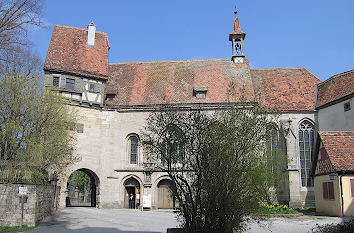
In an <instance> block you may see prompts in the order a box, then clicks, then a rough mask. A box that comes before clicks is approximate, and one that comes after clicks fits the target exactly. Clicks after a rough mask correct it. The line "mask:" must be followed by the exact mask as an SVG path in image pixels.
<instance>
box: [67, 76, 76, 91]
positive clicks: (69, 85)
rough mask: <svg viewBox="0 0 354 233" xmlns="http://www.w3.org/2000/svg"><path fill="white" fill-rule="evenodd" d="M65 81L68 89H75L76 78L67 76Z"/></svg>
mask: <svg viewBox="0 0 354 233" xmlns="http://www.w3.org/2000/svg"><path fill="white" fill-rule="evenodd" d="M65 81H66V83H65V88H66V89H68V90H74V88H75V79H72V78H67V79H66V80H65Z"/></svg>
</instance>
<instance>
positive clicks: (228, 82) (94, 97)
mask: <svg viewBox="0 0 354 233" xmlns="http://www.w3.org/2000/svg"><path fill="white" fill-rule="evenodd" d="M230 26H231V25H230ZM226 36H227V35H225V37H226ZM225 39H227V38H225ZM245 39H246V33H245V32H243V31H242V30H241V27H240V23H239V20H238V16H237V12H235V19H234V23H233V30H232V32H231V33H230V34H229V40H230V42H231V44H232V49H231V51H230V57H228V58H225V59H205V60H202V59H200V60H178V61H149V62H127V63H109V62H108V53H109V49H110V44H109V40H108V35H107V34H106V33H104V32H99V31H96V26H95V24H94V23H90V24H89V25H88V27H87V29H83V28H75V27H69V26H62V25H55V28H54V31H53V35H52V38H51V42H50V45H49V49H48V53H47V57H46V60H45V65H44V72H45V86H46V87H53V86H54V87H57V88H58V89H59V91H60V93H61V94H62V95H63V96H64V97H66V98H67V100H68V103H69V104H70V105H71V106H72V107H73V108H75V110H76V111H77V112H78V114H79V116H80V118H79V126H80V127H78V133H77V148H76V153H77V155H78V156H79V157H80V161H79V162H77V163H75V164H73V165H72V166H71V167H70V168H69V169H68V171H67V172H66V173H65V174H60V186H61V196H60V198H61V199H60V200H61V201H60V205H61V207H64V206H65V204H66V200H65V197H66V195H67V193H68V187H67V181H68V177H69V176H70V174H71V173H72V172H74V171H76V170H79V171H83V172H85V173H86V174H88V175H89V176H90V178H91V180H92V182H93V184H94V185H93V188H92V192H91V206H97V207H102V208H128V198H129V194H130V193H133V195H134V198H135V207H138V206H139V205H140V207H141V206H142V205H143V202H146V203H145V204H146V205H147V206H148V205H149V204H150V205H151V208H173V207H174V205H175V203H174V201H173V200H172V199H171V198H170V196H169V189H170V187H171V185H172V182H171V181H170V179H169V178H168V176H167V174H165V173H163V172H160V171H155V170H154V169H151V166H150V165H151V164H150V163H151V161H148V160H147V159H146V158H145V157H144V150H143V147H142V146H141V144H142V143H141V141H140V137H141V135H140V133H141V130H142V129H143V128H144V125H145V119H146V118H147V117H148V116H149V114H150V113H151V112H152V111H156V110H158V109H160V108H161V107H166V106H168V107H171V108H175V109H177V110H181V111H183V110H189V109H195V108H204V109H215V108H216V107H220V106H224V105H225V104H227V103H230V102H231V103H237V104H245V105H247V104H254V103H259V104H261V105H263V106H265V107H267V108H269V109H274V110H277V111H278V112H279V117H278V118H277V122H276V124H277V125H276V127H277V130H280V129H282V131H283V132H285V134H284V135H279V134H277V135H276V137H275V138H274V140H275V141H276V142H275V143H274V145H278V144H280V142H282V144H283V145H282V149H283V150H284V153H285V155H286V156H287V161H288V164H287V169H288V174H289V182H288V185H287V186H286V190H285V191H284V192H283V193H282V196H281V201H282V202H285V203H289V204H290V206H302V205H314V203H315V202H314V188H313V180H312V177H311V175H310V170H311V161H312V151H313V147H314V138H315V133H316V132H317V130H318V125H317V123H316V122H317V120H316V111H315V102H316V87H317V84H319V83H320V82H321V80H320V79H318V78H317V77H316V76H315V75H313V74H312V73H311V72H310V71H308V70H307V69H306V68H303V67H293V68H261V69H251V68H250V65H249V61H248V58H247V56H246V51H247V48H245V47H244V44H243V42H244V40H245ZM144 198H145V200H144Z"/></svg>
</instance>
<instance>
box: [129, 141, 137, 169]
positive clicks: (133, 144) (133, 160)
mask: <svg viewBox="0 0 354 233" xmlns="http://www.w3.org/2000/svg"><path fill="white" fill-rule="evenodd" d="M128 141H129V160H130V164H137V158H138V143H139V139H138V137H137V136H130V137H129V140H128Z"/></svg>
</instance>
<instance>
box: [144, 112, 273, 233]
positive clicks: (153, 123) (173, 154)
mask: <svg viewBox="0 0 354 233" xmlns="http://www.w3.org/2000/svg"><path fill="white" fill-rule="evenodd" d="M271 122H272V119H271V117H270V115H269V114H266V113H265V112H264V111H262V110H261V109H260V108H258V107H257V106H254V107H253V108H243V107H242V106H230V107H226V108H225V109H223V110H216V111H215V113H211V112H210V111H209V112H205V111H201V110H195V111H176V110H168V109H165V110H161V111H159V112H155V113H152V114H151V115H150V116H149V117H148V119H147V123H146V127H145V130H144V132H143V141H144V145H145V147H147V148H148V149H147V150H146V151H151V153H150V156H151V157H152V158H153V160H154V161H156V164H155V166H156V167H157V168H159V169H161V171H165V172H167V173H168V175H169V177H170V178H171V180H172V181H173V183H174V184H175V187H174V196H175V198H176V199H177V201H178V203H179V207H180V212H179V215H180V220H181V226H182V227H183V228H184V230H185V232H194V233H199V232H204V233H205V232H230V233H231V232H235V231H241V230H242V229H243V227H244V223H245V222H247V220H249V219H250V218H260V217H262V216H264V215H263V214H264V208H263V205H264V204H265V203H267V202H269V200H270V199H269V187H270V186H271V185H272V183H271V180H272V177H271V175H272V174H271V173H269V169H267V168H268V165H267V156H264V152H265V142H266V139H267V137H268V133H267V128H268V126H269V125H270V124H271Z"/></svg>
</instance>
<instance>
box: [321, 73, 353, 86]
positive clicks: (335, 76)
mask: <svg viewBox="0 0 354 233" xmlns="http://www.w3.org/2000/svg"><path fill="white" fill-rule="evenodd" d="M350 73H354V69H352V70H348V71H344V72H342V73H339V74H335V75H333V76H331V77H330V78H328V79H327V80H325V81H323V82H321V83H319V84H318V86H322V85H325V84H326V83H328V82H331V81H332V80H333V79H336V78H337V77H339V76H342V75H344V74H350Z"/></svg>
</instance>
